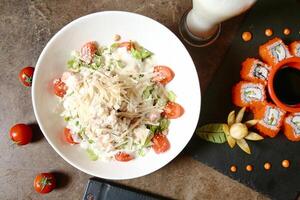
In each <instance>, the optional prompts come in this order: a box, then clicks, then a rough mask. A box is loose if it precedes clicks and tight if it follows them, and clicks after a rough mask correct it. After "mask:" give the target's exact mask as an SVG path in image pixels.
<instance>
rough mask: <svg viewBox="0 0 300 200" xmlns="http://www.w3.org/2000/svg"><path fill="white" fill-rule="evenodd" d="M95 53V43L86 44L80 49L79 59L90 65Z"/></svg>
mask: <svg viewBox="0 0 300 200" xmlns="http://www.w3.org/2000/svg"><path fill="white" fill-rule="evenodd" d="M96 52H97V46H96V43H95V42H88V43H86V44H84V45H83V46H82V47H81V50H80V56H81V59H82V60H83V61H84V62H86V63H87V64H90V63H91V61H92V59H93V58H94V56H95V54H96Z"/></svg>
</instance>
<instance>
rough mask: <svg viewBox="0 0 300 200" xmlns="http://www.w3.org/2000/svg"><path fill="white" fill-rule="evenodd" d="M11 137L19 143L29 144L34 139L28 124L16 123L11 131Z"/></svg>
mask: <svg viewBox="0 0 300 200" xmlns="http://www.w3.org/2000/svg"><path fill="white" fill-rule="evenodd" d="M9 135H10V138H11V139H12V140H13V141H14V142H15V143H17V144H18V145H25V144H28V143H29V142H30V141H31V139H32V130H31V128H30V126H28V125H26V124H16V125H14V126H13V127H11V129H10V131H9Z"/></svg>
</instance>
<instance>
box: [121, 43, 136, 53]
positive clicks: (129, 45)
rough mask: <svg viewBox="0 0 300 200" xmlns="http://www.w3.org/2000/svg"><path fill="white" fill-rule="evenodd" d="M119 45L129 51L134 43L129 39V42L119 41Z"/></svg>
mask: <svg viewBox="0 0 300 200" xmlns="http://www.w3.org/2000/svg"><path fill="white" fill-rule="evenodd" d="M119 47H126V49H127V51H131V49H134V48H135V47H134V43H133V42H131V41H129V42H121V43H120V44H119Z"/></svg>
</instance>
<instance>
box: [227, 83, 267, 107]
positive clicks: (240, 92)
mask: <svg viewBox="0 0 300 200" xmlns="http://www.w3.org/2000/svg"><path fill="white" fill-rule="evenodd" d="M265 100H266V92H265V86H264V85H263V84H261V83H252V82H247V81H241V82H239V83H238V84H236V85H235V86H234V87H233V90H232V101H233V103H234V104H235V105H236V106H239V107H252V106H256V105H259V104H261V103H263V102H265Z"/></svg>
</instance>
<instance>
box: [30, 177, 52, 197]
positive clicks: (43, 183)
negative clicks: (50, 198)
mask: <svg viewBox="0 0 300 200" xmlns="http://www.w3.org/2000/svg"><path fill="white" fill-rule="evenodd" d="M33 186H34V189H35V190H36V191H37V192H38V193H42V194H45V193H49V192H51V191H52V190H53V189H54V188H55V187H56V179H55V177H54V175H53V174H51V173H41V174H38V175H37V176H36V177H35V179H34V182H33Z"/></svg>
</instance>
